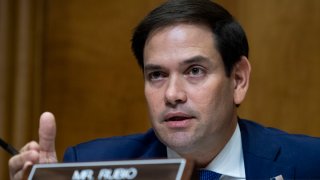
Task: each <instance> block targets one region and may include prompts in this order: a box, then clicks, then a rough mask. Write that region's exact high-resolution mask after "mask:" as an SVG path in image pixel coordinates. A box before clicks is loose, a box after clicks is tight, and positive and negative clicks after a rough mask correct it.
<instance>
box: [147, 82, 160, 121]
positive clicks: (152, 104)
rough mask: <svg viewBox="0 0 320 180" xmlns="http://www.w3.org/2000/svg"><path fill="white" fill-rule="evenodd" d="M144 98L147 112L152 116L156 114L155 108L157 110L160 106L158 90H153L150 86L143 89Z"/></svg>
mask: <svg viewBox="0 0 320 180" xmlns="http://www.w3.org/2000/svg"><path fill="white" fill-rule="evenodd" d="M144 94H145V98H146V101H147V105H148V108H149V113H150V115H151V116H152V117H153V116H155V114H157V110H158V111H159V110H160V108H159V107H161V99H162V98H161V93H160V91H159V90H153V89H150V88H145V91H144Z"/></svg>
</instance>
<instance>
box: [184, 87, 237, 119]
mask: <svg viewBox="0 0 320 180" xmlns="http://www.w3.org/2000/svg"><path fill="white" fill-rule="evenodd" d="M211 82H214V81H211ZM190 95H191V96H190V98H189V99H190V100H191V101H192V104H193V105H194V106H196V107H197V109H198V111H199V112H200V113H201V114H202V115H203V116H219V114H220V113H223V111H224V109H225V108H226V106H230V105H232V104H233V91H232V88H231V87H230V84H228V83H227V81H219V82H216V83H211V84H208V85H204V86H201V87H200V88H197V89H195V91H194V92H192V93H190Z"/></svg>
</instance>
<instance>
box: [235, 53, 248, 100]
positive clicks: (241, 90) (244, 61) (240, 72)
mask: <svg viewBox="0 0 320 180" xmlns="http://www.w3.org/2000/svg"><path fill="white" fill-rule="evenodd" d="M250 72H251V65H250V62H249V60H248V58H247V57H245V56H241V59H240V61H238V62H237V63H236V64H235V66H234V68H233V72H232V77H233V80H234V94H233V98H234V100H233V101H234V103H235V104H236V105H240V104H241V102H242V101H243V100H244V98H245V96H246V93H247V90H248V88H249V79H250Z"/></svg>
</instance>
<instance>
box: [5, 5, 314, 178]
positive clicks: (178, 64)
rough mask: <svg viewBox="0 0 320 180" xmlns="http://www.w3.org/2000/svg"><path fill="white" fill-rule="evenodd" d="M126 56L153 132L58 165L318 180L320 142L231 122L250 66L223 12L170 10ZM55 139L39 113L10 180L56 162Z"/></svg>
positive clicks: (138, 35) (155, 18)
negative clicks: (140, 78)
mask: <svg viewBox="0 0 320 180" xmlns="http://www.w3.org/2000/svg"><path fill="white" fill-rule="evenodd" d="M132 49H133V52H134V54H135V56H136V58H137V60H138V63H139V65H140V66H141V68H142V70H143V73H144V80H145V97H146V100H147V104H148V108H149V113H150V119H151V123H152V126H153V129H151V130H149V131H148V132H147V133H145V134H140V135H131V136H125V137H114V138H106V139H98V140H94V141H90V142H86V143H82V144H79V145H77V146H74V147H71V148H69V149H68V150H67V151H66V153H65V156H64V161H65V162H74V161H79V162H84V161H105V160H121V159H143V158H163V157H168V158H172V157H184V158H187V159H189V160H192V161H193V162H194V163H195V167H196V168H198V169H206V170H210V171H214V172H216V173H218V174H219V176H220V177H219V178H220V179H270V178H274V177H283V178H284V179H295V178H296V179H301V178H304V179H317V178H320V172H318V170H319V167H320V158H319V156H317V154H316V153H317V152H320V140H319V139H317V138H311V137H307V136H296V135H289V134H287V133H285V132H282V131H279V130H275V129H269V128H265V127H262V126H260V125H258V124H256V123H253V122H250V121H246V120H240V119H238V116H237V107H238V106H239V105H240V104H241V102H242V101H243V99H244V98H245V95H246V92H247V89H248V86H249V77H250V70H251V66H250V63H249V61H248V43H247V39H246V36H245V33H244V31H243V30H242V28H241V26H240V25H239V24H238V23H237V22H236V21H235V20H234V18H233V17H232V16H231V15H230V14H229V13H228V12H227V11H226V10H225V9H223V8H222V7H220V6H219V5H217V4H215V3H213V2H211V1H209V0H171V1H168V2H166V3H164V4H163V5H161V6H159V7H158V8H156V9H155V10H153V11H152V12H151V13H150V14H149V15H148V16H147V17H146V18H145V19H144V20H143V21H142V22H141V23H140V24H139V25H138V26H137V28H136V30H135V32H134V34H133V38H132ZM54 137H55V123H54V117H53V115H52V114H51V113H44V114H43V115H42V116H41V118H40V128H39V143H36V142H31V143H28V144H27V145H26V146H24V147H23V148H22V149H21V153H20V154H19V155H17V156H14V157H13V158H11V159H10V161H9V167H10V177H11V178H12V179H19V178H21V176H22V175H23V173H24V170H25V169H26V167H27V166H29V165H31V164H34V163H51V162H57V158H56V154H55V150H54ZM128 147H130V148H128Z"/></svg>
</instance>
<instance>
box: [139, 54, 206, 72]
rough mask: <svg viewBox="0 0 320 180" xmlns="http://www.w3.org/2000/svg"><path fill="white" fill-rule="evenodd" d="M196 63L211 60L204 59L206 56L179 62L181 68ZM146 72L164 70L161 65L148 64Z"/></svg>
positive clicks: (145, 68) (145, 67)
mask: <svg viewBox="0 0 320 180" xmlns="http://www.w3.org/2000/svg"><path fill="white" fill-rule="evenodd" d="M194 63H210V60H209V58H207V57H204V56H200V55H199V56H193V57H191V58H189V59H186V60H184V61H182V62H179V66H183V65H189V64H194ZM143 69H144V71H154V70H160V69H163V67H162V66H161V65H156V64H146V65H145V66H144V68H143Z"/></svg>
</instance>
